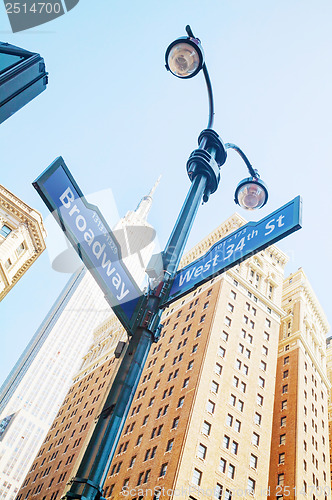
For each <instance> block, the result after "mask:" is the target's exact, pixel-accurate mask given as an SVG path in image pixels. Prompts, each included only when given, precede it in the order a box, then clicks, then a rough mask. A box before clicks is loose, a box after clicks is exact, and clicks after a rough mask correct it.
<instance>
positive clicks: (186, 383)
mask: <svg viewBox="0 0 332 500" xmlns="http://www.w3.org/2000/svg"><path fill="white" fill-rule="evenodd" d="M188 384H189V377H188V378H186V379H185V380H184V382H183V386H182V389H185V388H186V387H188Z"/></svg>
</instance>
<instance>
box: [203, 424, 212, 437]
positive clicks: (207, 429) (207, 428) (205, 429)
mask: <svg viewBox="0 0 332 500" xmlns="http://www.w3.org/2000/svg"><path fill="white" fill-rule="evenodd" d="M210 432H211V424H209V422H207V421H206V420H204V422H203V425H202V434H205V435H206V436H209V435H210Z"/></svg>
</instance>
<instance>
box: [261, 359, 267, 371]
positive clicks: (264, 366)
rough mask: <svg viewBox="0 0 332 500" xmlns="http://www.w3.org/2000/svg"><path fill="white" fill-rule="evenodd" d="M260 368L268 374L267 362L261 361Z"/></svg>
mask: <svg viewBox="0 0 332 500" xmlns="http://www.w3.org/2000/svg"><path fill="white" fill-rule="evenodd" d="M260 367H261V370H263V371H264V372H266V363H265V361H261V364H260Z"/></svg>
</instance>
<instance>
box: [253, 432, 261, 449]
mask: <svg viewBox="0 0 332 500" xmlns="http://www.w3.org/2000/svg"><path fill="white" fill-rule="evenodd" d="M251 442H252V444H254V445H255V446H259V435H258V434H257V433H256V432H253V433H252V438H251Z"/></svg>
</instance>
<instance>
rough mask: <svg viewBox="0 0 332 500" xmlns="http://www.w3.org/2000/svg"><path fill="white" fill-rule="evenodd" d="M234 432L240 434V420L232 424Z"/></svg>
mask: <svg viewBox="0 0 332 500" xmlns="http://www.w3.org/2000/svg"><path fill="white" fill-rule="evenodd" d="M234 430H235V431H236V432H240V430H241V422H240V420H235V422H234Z"/></svg>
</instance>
